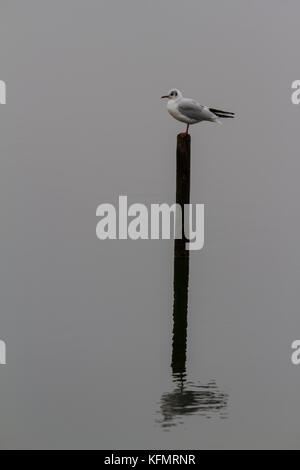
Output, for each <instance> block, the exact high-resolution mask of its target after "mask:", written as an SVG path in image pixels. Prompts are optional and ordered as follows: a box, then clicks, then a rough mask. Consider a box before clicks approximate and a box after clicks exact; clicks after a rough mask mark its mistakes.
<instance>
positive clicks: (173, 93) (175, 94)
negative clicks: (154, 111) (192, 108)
mask: <svg viewBox="0 0 300 470" xmlns="http://www.w3.org/2000/svg"><path fill="white" fill-rule="evenodd" d="M162 98H168V100H177V99H178V98H182V93H181V91H179V90H177V88H172V90H170V91H169V92H168V94H167V95H163V96H162Z"/></svg>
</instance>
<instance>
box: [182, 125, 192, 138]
mask: <svg viewBox="0 0 300 470" xmlns="http://www.w3.org/2000/svg"><path fill="white" fill-rule="evenodd" d="M189 127H190V125H189V124H188V125H187V126H186V131H185V132H182V133H181V134H180V135H181V137H186V136H187V135H189Z"/></svg>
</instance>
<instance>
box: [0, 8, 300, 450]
mask: <svg viewBox="0 0 300 470" xmlns="http://www.w3.org/2000/svg"><path fill="white" fill-rule="evenodd" d="M0 10H1V12H0V65H1V67H0V71H1V72H0V79H1V80H5V81H6V83H7V104H6V105H5V106H4V105H1V106H0V136H1V137H0V152H1V159H0V162H1V163H0V220H1V242H0V252H1V269H0V276H1V283H0V285H1V316H0V338H1V339H3V340H5V341H6V343H7V348H8V364H7V366H0V384H1V385H0V386H1V393H0V417H1V418H0V421H1V424H0V447H1V448H2V449H8V448H25V449H26V448H108V449H114V448H121V449H129V448H170V449H176V448H204V449H209V448H299V442H300V430H299V419H300V408H299V386H300V368H297V367H296V366H292V365H291V361H290V356H291V348H290V346H291V343H292V341H294V340H296V339H299V338H300V311H299V304H300V289H299V280H300V251H299V240H300V220H299V201H300V186H299V172H300V158H299V117H300V107H297V106H293V105H292V103H291V83H292V81H293V80H296V79H299V67H298V65H297V64H298V57H299V47H298V45H299V14H300V4H299V2H298V1H297V0H288V1H285V2H282V1H280V0H264V1H263V2H261V1H257V0H255V1H253V0H251V1H250V0H247V1H245V0H227V1H226V2H224V1H222V0H218V1H216V0H202V1H200V2H199V1H191V0H188V1H185V2H183V1H178V0H164V1H160V2H158V1H154V2H148V1H141V0H127V1H126V2H124V1H114V0H110V1H101V0H97V1H96V0H95V1H94V0H85V1H82V0H81V1H79V0H62V1H61V0H59V1H58V0H52V1H45V0H44V1H40V0H27V1H26V2H24V1H21V0H19V1H15V0H1V3H0ZM171 87H178V88H179V89H181V90H182V91H183V92H184V93H185V94H186V95H187V96H191V97H195V98H197V99H198V100H199V101H200V102H201V103H203V104H207V105H210V106H214V107H218V108H221V109H222V108H224V109H226V110H229V111H235V112H236V113H237V115H238V118H237V119H236V120H234V121H230V122H228V121H227V122H224V125H223V126H217V125H212V124H210V123H206V124H202V125H195V126H193V127H192V128H191V135H192V201H193V202H197V203H204V204H205V205H206V218H205V224H206V225H205V248H204V250H203V251H200V252H193V253H192V256H191V273H190V292H189V295H190V305H189V328H188V374H189V377H190V378H191V379H192V380H199V381H203V382H205V381H208V380H212V379H213V380H215V381H216V383H217V384H218V386H219V387H220V388H221V389H222V390H223V391H224V392H225V393H227V394H228V395H229V403H228V409H227V414H228V417H227V419H225V420H224V419H223V420H222V419H220V418H219V417H218V416H215V417H212V418H211V419H207V418H204V417H200V416H190V417H186V418H185V419H184V423H183V424H182V425H180V426H177V427H174V428H173V429H172V430H171V431H170V432H165V431H163V430H162V429H161V427H160V426H159V425H158V424H157V414H159V409H160V405H159V402H160V398H161V396H162V394H164V393H165V392H167V391H168V389H170V388H172V384H171V371H170V360H171V359H170V354H171V328H172V296H173V293H172V276H173V259H172V256H173V243H172V242H168V241H135V242H133V241H115V242H113V241H104V242H101V241H99V240H98V239H97V238H96V224H97V218H96V208H97V206H98V205H99V204H100V203H102V202H111V203H116V202H117V199H118V196H119V195H120V194H126V195H128V197H129V202H130V203H134V202H144V203H146V204H150V203H153V202H168V203H171V202H173V200H174V196H175V145H176V134H177V133H178V132H179V131H183V130H184V125H183V124H181V123H179V122H177V121H175V120H173V119H172V118H171V117H170V116H169V115H168V114H167V111H166V109H165V104H166V103H165V102H162V101H160V99H159V98H160V96H161V95H162V94H164V93H166V92H167V91H168V90H169V89H170V88H171Z"/></svg>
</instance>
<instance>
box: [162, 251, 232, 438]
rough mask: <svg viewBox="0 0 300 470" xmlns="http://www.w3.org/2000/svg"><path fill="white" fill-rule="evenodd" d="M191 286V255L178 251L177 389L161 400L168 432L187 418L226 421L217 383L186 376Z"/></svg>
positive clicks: (174, 357)
mask: <svg viewBox="0 0 300 470" xmlns="http://www.w3.org/2000/svg"><path fill="white" fill-rule="evenodd" d="M177 252H178V250H177ZM188 285H189V254H188V252H185V253H184V255H182V254H181V255H180V256H176V249H175V257H174V305H173V344H172V363H171V367H172V379H173V385H174V386H175V388H174V389H173V391H171V392H170V393H164V394H163V395H162V397H161V400H160V415H161V417H160V419H159V423H160V425H161V426H162V428H163V429H165V430H169V429H170V428H171V427H173V426H176V425H177V424H181V423H182V422H183V419H184V417H185V416H188V415H200V416H204V417H206V418H211V417H212V416H214V415H217V416H218V417H219V418H223V419H224V418H226V407H227V402H228V396H227V395H226V394H225V393H223V392H221V391H220V390H219V388H218V386H217V385H216V383H215V382H214V381H210V382H208V383H206V384H200V383H194V382H192V381H189V380H187V377H186V348H187V313H188Z"/></svg>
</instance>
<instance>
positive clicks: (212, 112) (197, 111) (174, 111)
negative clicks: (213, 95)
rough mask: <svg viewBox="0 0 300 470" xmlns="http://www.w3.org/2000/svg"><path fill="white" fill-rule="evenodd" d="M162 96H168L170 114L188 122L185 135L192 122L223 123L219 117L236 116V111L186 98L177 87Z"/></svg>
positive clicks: (178, 119)
mask: <svg viewBox="0 0 300 470" xmlns="http://www.w3.org/2000/svg"><path fill="white" fill-rule="evenodd" d="M162 98H168V104H167V109H168V112H169V114H171V116H173V117H174V118H175V119H177V121H181V122H185V123H186V124H187V128H186V131H185V133H184V135H187V134H188V132H189V127H190V124H196V123H197V122H200V121H210V122H218V123H219V124H222V123H221V121H219V119H218V118H234V116H235V115H234V113H229V112H228V111H221V110H220V109H214V108H209V107H208V106H202V105H201V104H199V103H198V102H197V101H196V100H193V99H191V98H184V97H183V95H182V93H181V91H179V90H177V89H176V88H174V89H173V90H170V91H169V93H168V94H167V95H164V96H162Z"/></svg>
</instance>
